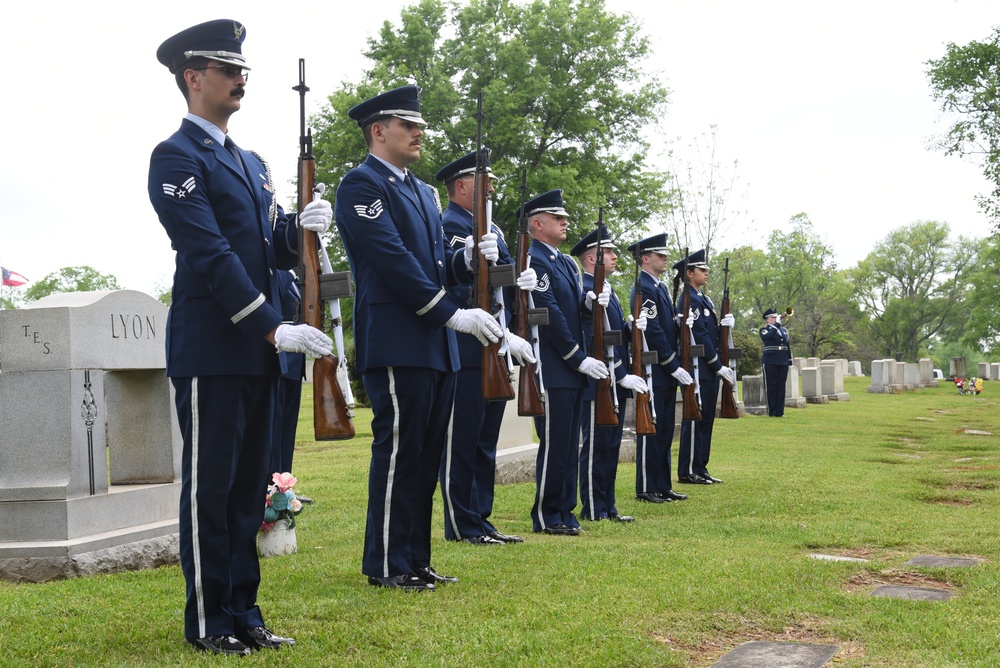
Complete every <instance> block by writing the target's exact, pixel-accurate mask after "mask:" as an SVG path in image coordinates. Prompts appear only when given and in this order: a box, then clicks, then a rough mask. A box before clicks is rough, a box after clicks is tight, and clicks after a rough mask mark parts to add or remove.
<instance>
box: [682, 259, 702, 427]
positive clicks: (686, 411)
mask: <svg viewBox="0 0 1000 668" xmlns="http://www.w3.org/2000/svg"><path fill="white" fill-rule="evenodd" d="M681 271H683V273H684V286H683V288H684V294H683V295H681V313H683V314H684V322H687V319H688V317H689V316H690V315H691V292H690V290H689V288H688V282H687V263H684V266H683V268H682V270H681ZM692 336H693V333H692V331H691V328H689V327H687V326H686V325H681V336H680V344H681V366H682V367H684V370H685V371H687V372H688V373H689V374H691V376H692V377H694V374H695V371H694V366H693V365H692V363H691V337H692ZM697 382H698V381H697V379H695V382H694V383H691V384H690V385H682V386H681V398H682V399H683V402H684V406H683V411H682V413H683V419H685V420H693V421H695V422H697V421H699V420H701V406H699V405H698V394H697V392H696V388H695V383H697Z"/></svg>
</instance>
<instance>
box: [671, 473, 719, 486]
mask: <svg viewBox="0 0 1000 668" xmlns="http://www.w3.org/2000/svg"><path fill="white" fill-rule="evenodd" d="M677 482H682V483H684V484H685V485H711V484H712V481H711V480H708V479H706V478H702V477H701V476H700V475H697V474H691V475H688V476H683V477H679V478H677Z"/></svg>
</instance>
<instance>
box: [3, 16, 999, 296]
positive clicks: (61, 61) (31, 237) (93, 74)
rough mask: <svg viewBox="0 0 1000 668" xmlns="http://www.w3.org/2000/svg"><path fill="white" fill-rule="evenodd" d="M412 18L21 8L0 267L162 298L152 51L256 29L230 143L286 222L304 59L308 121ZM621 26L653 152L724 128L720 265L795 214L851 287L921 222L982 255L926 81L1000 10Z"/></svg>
mask: <svg viewBox="0 0 1000 668" xmlns="http://www.w3.org/2000/svg"><path fill="white" fill-rule="evenodd" d="M409 4H412V3H411V2H409V1H404V0H382V1H381V2H376V3H372V4H371V5H367V4H364V3H360V4H354V3H330V2H316V1H314V0H302V1H300V2H296V3H289V4H288V5H284V4H282V3H280V2H273V0H269V1H267V2H262V1H260V0H253V1H251V2H242V3H232V2H218V1H217V0H200V1H199V2H192V3H190V5H189V6H185V5H184V4H183V3H174V4H172V5H170V6H169V8H168V7H167V6H164V5H159V4H154V5H148V6H147V5H143V4H141V3H134V2H118V1H111V0H95V1H94V2H91V3H83V4H81V3H76V4H68V5H67V3H62V2H50V1H48V0H43V1H36V2H33V3H26V4H22V5H19V7H18V11H17V12H16V13H15V14H10V15H8V16H7V17H6V18H5V20H4V21H3V24H2V25H0V45H2V46H0V48H2V50H3V55H4V62H6V63H7V67H6V72H5V79H6V85H5V90H6V94H5V96H4V98H5V99H4V105H3V107H4V108H3V112H2V113H3V118H4V120H5V122H4V132H3V134H2V137H0V142H2V143H0V146H2V151H0V156H2V157H3V160H2V162H0V202H2V206H0V221H2V226H3V232H4V234H3V243H0V263H2V264H3V266H5V267H7V268H8V269H12V270H14V271H17V272H19V273H21V274H23V275H25V276H27V277H28V278H29V279H32V280H38V279H41V278H43V277H44V276H45V275H47V274H49V273H52V272H55V271H57V270H59V269H60V268H62V267H67V266H76V265H84V264H86V265H91V266H93V267H94V268H96V269H97V270H98V271H100V272H102V273H108V274H113V275H115V276H116V277H117V278H118V281H119V283H120V284H121V285H122V286H123V287H125V288H130V289H136V290H143V291H147V292H153V291H155V289H156V287H157V286H158V285H169V282H170V277H171V274H172V272H173V253H172V252H171V251H170V248H169V241H168V239H167V236H166V234H165V233H164V232H163V228H162V227H161V226H160V224H159V222H158V221H157V219H156V216H155V214H154V213H153V210H152V207H151V206H150V204H149V199H148V196H147V194H146V173H147V168H148V160H149V154H150V151H151V150H152V148H153V147H154V146H155V145H156V144H157V143H158V142H159V141H161V140H162V139H164V138H166V137H167V136H168V135H169V134H170V133H172V132H173V131H174V130H175V129H176V128H177V127H178V125H179V124H180V119H181V117H182V115H183V113H184V104H183V99H182V98H181V95H180V93H179V92H178V91H177V89H176V88H175V87H174V84H173V79H172V77H171V76H170V75H169V73H168V72H167V71H166V69H165V68H163V67H162V66H161V65H160V64H159V63H158V62H157V61H156V57H155V52H156V48H157V46H158V45H159V44H160V42H162V41H163V40H164V39H166V38H167V37H169V36H170V35H172V34H174V33H175V32H177V31H178V30H181V29H183V28H185V27H187V26H189V25H193V24H195V23H199V22H201V21H206V20H210V19H216V18H234V19H237V20H239V21H242V22H243V23H244V24H245V25H246V27H247V40H246V42H245V43H244V48H243V51H244V53H245V54H246V56H247V58H248V62H249V64H250V65H251V66H252V67H253V73H252V76H251V79H250V82H249V85H248V87H247V91H248V93H247V96H246V97H245V98H244V100H243V108H242V109H241V111H240V112H239V113H237V114H236V115H235V116H234V117H233V118H232V120H231V121H230V133H231V134H232V135H233V137H234V139H235V140H236V141H237V142H238V143H239V144H240V145H241V146H243V147H244V148H249V149H255V150H257V151H258V152H260V153H261V154H262V155H264V156H265V157H266V158H267V159H268V160H269V161H270V162H271V166H272V169H273V172H274V180H275V182H276V185H277V188H278V196H279V200H280V201H281V202H282V204H287V203H288V202H289V201H290V200H291V199H292V198H293V197H294V192H293V186H292V185H291V179H292V178H293V177H294V173H295V162H296V157H297V153H298V120H297V119H298V96H297V94H296V93H295V92H294V91H292V90H291V87H292V86H293V85H295V84H296V83H297V75H298V59H299V58H306V68H307V69H306V74H307V83H308V84H309V86H310V88H311V89H312V90H311V92H310V94H309V98H308V100H309V108H308V112H309V113H312V112H314V111H316V110H318V108H319V107H320V105H321V104H322V101H323V100H324V99H325V97H326V95H328V94H329V93H330V92H332V91H333V90H334V89H335V88H336V87H337V86H338V84H339V83H340V82H341V81H345V80H349V81H356V80H357V79H358V78H359V76H360V73H361V71H362V69H363V68H364V67H365V66H366V63H365V61H364V59H363V58H362V56H361V51H362V50H363V49H364V48H365V46H366V39H367V37H368V36H370V35H372V34H374V33H375V32H377V30H378V29H379V27H380V26H381V24H382V22H383V21H385V20H390V21H393V22H394V23H396V22H398V18H399V10H400V8H401V7H403V6H406V5H409ZM608 8H609V9H610V10H612V11H615V12H622V11H629V12H631V13H632V14H634V15H635V16H636V17H637V18H638V19H639V20H640V22H641V23H642V25H643V26H644V28H645V30H646V31H647V33H648V34H649V36H650V38H651V40H652V44H653V52H654V55H653V58H652V60H651V61H650V62H648V63H646V68H648V69H649V70H650V71H653V72H656V73H658V74H659V76H660V77H661V78H662V80H663V81H664V83H665V84H666V85H667V86H668V87H669V88H670V90H671V98H670V105H669V110H668V113H667V115H666V117H665V118H664V119H663V121H662V127H660V128H658V129H655V130H653V129H651V134H652V135H658V136H660V137H663V138H670V139H673V138H677V137H681V138H683V139H685V140H691V139H694V138H696V137H697V136H699V135H701V134H703V133H705V132H707V131H708V129H709V126H710V125H713V124H714V125H716V126H717V127H718V134H717V137H718V155H719V157H720V158H721V159H723V160H724V161H726V162H731V161H732V160H733V159H737V160H739V167H738V170H737V174H738V176H739V179H740V183H741V184H742V186H741V190H742V188H743V187H745V188H746V193H747V195H746V199H745V201H744V202H743V203H742V205H741V206H740V208H742V209H745V210H746V211H747V215H746V217H745V218H744V219H742V221H741V222H742V223H744V224H745V229H746V230H747V232H745V233H738V232H737V231H736V230H732V231H731V232H730V233H729V234H728V235H726V237H725V238H723V239H722V240H721V245H722V246H727V247H728V246H732V245H735V244H736V243H752V244H756V245H758V246H760V245H762V243H763V241H762V240H763V239H766V236H767V234H768V233H770V231H771V230H773V229H776V228H783V226H785V225H786V223H787V221H788V219H789V218H790V217H791V216H793V215H795V214H797V213H800V212H804V213H806V214H808V215H809V217H810V218H811V220H812V221H813V223H814V224H815V226H816V229H817V231H818V232H819V234H820V235H821V236H822V237H823V239H824V240H825V241H826V242H827V243H829V244H830V245H831V246H832V247H833V248H834V250H835V252H836V254H837V260H838V264H839V265H840V266H841V267H847V266H851V265H853V264H855V263H856V262H857V261H858V260H860V259H862V258H863V257H864V256H865V255H866V254H867V253H868V251H869V250H870V248H871V246H872V245H873V244H874V243H876V242H878V241H879V240H881V239H882V238H884V237H885V235H886V234H887V233H888V232H889V231H890V230H892V229H894V228H897V227H900V226H902V225H906V224H909V223H911V222H914V221H916V220H940V221H946V222H948V223H949V224H950V225H951V227H952V230H953V232H954V233H955V234H956V235H957V234H964V235H969V236H976V237H982V236H986V235H987V234H989V232H990V228H989V224H988V223H987V221H986V220H985V218H984V217H983V216H982V215H981V214H979V213H978V211H977V209H976V206H975V203H974V201H973V197H974V196H975V195H976V194H977V193H981V192H986V191H987V184H986V183H985V182H984V180H983V179H982V177H981V176H980V172H979V168H978V167H977V166H975V165H972V164H970V163H967V162H964V161H962V160H961V159H959V158H956V157H951V158H949V157H945V156H944V155H943V154H941V153H939V152H935V151H931V150H928V148H927V145H928V142H929V140H930V139H931V138H932V136H934V135H935V134H940V133H941V132H943V130H944V129H945V127H946V126H945V124H944V121H943V120H942V119H941V118H940V115H939V113H938V111H937V108H936V105H934V104H933V102H932V101H931V98H930V94H929V89H928V86H927V79H926V76H925V74H924V70H925V69H926V66H925V64H924V63H925V61H927V60H928V59H930V58H937V57H940V56H941V55H942V54H943V53H944V46H945V44H946V43H948V42H956V43H959V44H964V43H966V42H968V41H970V40H973V39H985V38H986V37H988V36H989V35H990V34H991V32H992V29H993V26H994V25H998V24H1000V3H996V2H991V1H989V0H867V1H858V0H847V1H844V2H840V3H834V4H830V3H812V2H802V1H801V0H798V1H795V2H793V1H789V0H660V1H659V2H641V3H640V2H625V1H624V0H608ZM682 144H683V142H682ZM681 157H682V158H684V156H683V154H682V155H681ZM657 159H662V160H663V163H662V164H663V165H666V158H665V157H662V158H657Z"/></svg>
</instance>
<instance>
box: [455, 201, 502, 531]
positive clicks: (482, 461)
mask: <svg viewBox="0 0 1000 668" xmlns="http://www.w3.org/2000/svg"><path fill="white" fill-rule="evenodd" d="M441 223H442V225H443V227H444V234H445V238H446V239H448V240H449V243H450V245H451V247H452V249H454V250H455V252H456V253H459V252H462V253H464V252H465V239H466V237H468V236H469V235H471V234H472V233H473V229H472V212H470V211H467V210H466V209H464V208H462V207H461V206H459V205H458V204H455V203H454V202H448V206H447V207H445V210H444V215H442V217H441ZM492 231H493V233H494V234H496V235H497V247H498V251H499V253H500V258H499V260H498V261H497V264H513V263H514V261H513V259H512V258H511V255H510V250H509V249H508V248H507V243H506V241H505V240H504V238H503V233H502V231H501V230H500V229H499V228H498V227H497V226H496V225H493V226H492ZM448 294H449V295H451V297H452V299H454V301H455V302H456V303H458V304H460V305H462V306H463V307H469V306H474V304H470V303H469V298H470V296H471V295H472V287H471V285H467V284H463V285H457V286H453V287H451V288H450V289H449V290H448ZM515 298H516V297H515V295H514V291H513V290H510V289H507V288H505V289H504V308H505V313H506V317H505V322H507V323H509V322H510V307H511V305H512V304H513V300H514V299H515ZM457 338H458V354H459V359H460V360H461V364H462V368H461V370H460V371H459V372H458V379H457V386H456V391H455V410H454V412H453V414H452V420H451V429H450V433H449V436H448V441H447V443H445V448H444V453H443V456H442V457H441V475H440V478H441V497H442V500H443V502H444V535H445V538H447V539H448V540H462V539H465V538H474V537H476V536H483V535H486V534H488V533H491V532H493V531H496V527H494V526H493V525H492V524H491V523H490V522H489V517H490V515H492V513H493V489H494V483H495V477H496V475H495V474H496V453H497V441H498V440H499V438H500V426H501V423H502V422H503V414H504V410H505V409H506V407H507V402H505V401H483V372H482V351H483V346H482V344H481V343H479V339H477V338H476V337H474V336H472V335H471V334H457Z"/></svg>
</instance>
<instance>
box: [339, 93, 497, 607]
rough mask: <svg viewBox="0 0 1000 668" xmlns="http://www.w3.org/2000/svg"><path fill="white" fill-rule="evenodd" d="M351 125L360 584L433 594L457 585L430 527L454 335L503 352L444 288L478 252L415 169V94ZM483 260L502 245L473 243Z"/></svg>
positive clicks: (454, 364)
mask: <svg viewBox="0 0 1000 668" xmlns="http://www.w3.org/2000/svg"><path fill="white" fill-rule="evenodd" d="M348 115H349V116H350V117H351V119H352V120H354V121H356V122H357V124H358V127H359V128H360V129H361V131H362V133H363V134H364V138H365V143H366V144H367V145H368V150H369V151H370V153H369V155H368V157H367V158H366V159H365V161H364V162H363V163H362V164H361V165H360V166H358V167H355V168H354V169H352V170H351V171H349V172H348V173H347V175H346V176H344V179H343V180H342V181H341V182H340V186H339V187H338V189H337V200H336V201H337V207H336V221H337V230H338V232H339V233H340V236H341V238H342V239H343V242H344V248H345V250H346V252H347V259H348V261H349V262H350V265H351V273H352V274H353V277H354V285H355V296H354V337H355V338H354V340H355V350H356V356H357V359H356V365H357V370H358V373H360V374H361V379H362V382H363V383H364V386H365V390H366V392H367V394H368V398H369V400H370V401H371V406H372V411H373V413H374V417H373V420H372V435H373V439H374V440H373V442H372V460H371V466H370V467H369V475H368V518H367V523H366V527H365V547H364V556H363V560H362V567H361V570H362V572H363V573H364V574H365V575H366V576H368V583H369V584H371V585H374V586H381V587H390V588H399V589H405V590H410V591H433V589H434V588H435V585H438V584H442V583H447V582H457V581H458V579H457V578H455V577H452V576H448V575H442V574H440V573H438V572H437V571H436V570H434V568H433V567H432V566H431V515H432V510H433V505H432V504H433V497H434V489H435V488H436V487H437V480H438V472H439V469H440V464H441V452H442V449H443V447H444V443H445V439H446V436H447V433H448V426H449V420H450V417H451V411H452V407H453V405H454V401H455V379H456V373H457V371H458V369H459V352H458V343H457V341H456V338H455V333H456V331H457V332H462V333H466V334H471V335H473V336H475V337H476V339H478V340H479V341H480V342H482V343H484V344H485V343H486V342H489V341H498V340H499V339H500V337H501V336H502V335H503V330H502V329H501V328H500V326H499V325H498V324H497V322H496V320H495V319H494V318H493V317H492V316H491V315H490V314H489V313H486V312H485V311H483V310H481V309H475V308H463V306H464V305H461V304H458V303H457V302H456V301H455V300H454V299H452V298H451V297H450V296H448V293H447V290H446V287H445V286H450V285H457V284H460V283H465V282H468V281H469V280H470V278H471V276H470V272H469V268H470V266H471V260H472V253H473V252H474V250H475V249H474V244H470V243H468V242H467V244H466V246H465V247H464V248H462V249H459V250H456V249H454V248H452V247H451V245H450V244H448V243H447V241H446V239H445V235H444V231H443V229H442V227H441V215H440V213H439V200H438V194H437V191H435V190H434V189H433V188H431V187H430V186H428V185H427V184H426V183H424V182H423V181H421V180H420V179H419V178H417V177H416V176H414V175H413V173H412V172H410V171H409V170H408V169H407V167H408V166H409V165H411V164H413V163H414V162H416V161H417V160H419V159H420V146H421V139H420V138H421V136H422V135H423V127H424V126H425V125H426V122H425V121H424V119H423V118H422V117H421V115H420V88H418V87H417V86H403V87H401V88H396V89H393V90H390V91H388V92H385V93H382V94H380V95H377V96H375V97H373V98H371V99H368V100H365V101H364V102H361V103H360V104H358V105H356V106H355V107H353V108H352V109H351V110H350V111H349V112H348ZM479 246H480V251H481V252H482V253H483V256H484V257H486V258H487V259H488V260H489V259H493V260H495V259H496V258H497V257H498V253H497V245H496V242H495V241H493V242H492V245H490V244H487V243H486V242H485V241H483V242H480V244H479Z"/></svg>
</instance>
